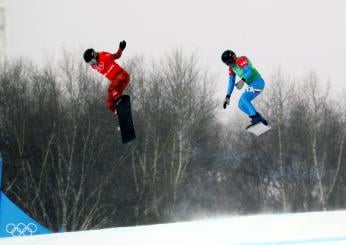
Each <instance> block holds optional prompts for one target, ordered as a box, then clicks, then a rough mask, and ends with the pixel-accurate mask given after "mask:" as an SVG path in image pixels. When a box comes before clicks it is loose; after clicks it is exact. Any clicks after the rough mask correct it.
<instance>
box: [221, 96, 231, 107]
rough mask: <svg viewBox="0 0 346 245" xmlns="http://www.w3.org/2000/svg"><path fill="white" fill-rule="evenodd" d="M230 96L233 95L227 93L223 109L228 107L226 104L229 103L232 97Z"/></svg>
mask: <svg viewBox="0 0 346 245" xmlns="http://www.w3.org/2000/svg"><path fill="white" fill-rule="evenodd" d="M230 97H231V96H229V95H226V98H225V100H224V102H223V109H226V106H227V105H229V98H230Z"/></svg>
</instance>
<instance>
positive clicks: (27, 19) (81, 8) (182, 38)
mask: <svg viewBox="0 0 346 245" xmlns="http://www.w3.org/2000/svg"><path fill="white" fill-rule="evenodd" d="M7 7H8V8H7V48H8V50H7V54H8V57H10V58H13V57H19V56H26V57H31V58H32V59H33V60H34V61H36V62H44V61H45V59H46V57H47V55H48V56H50V55H51V54H55V56H58V54H59V52H61V51H62V48H63V47H65V48H67V49H68V50H78V51H79V50H83V49H85V48H89V47H94V48H95V49H97V50H108V51H111V50H112V49H113V50H116V49H117V47H118V43H119V41H121V40H122V39H125V40H126V41H127V43H128V46H127V49H126V55H128V56H131V55H135V54H144V55H146V56H148V57H157V56H160V55H162V54H165V53H168V52H169V51H170V50H171V49H172V48H175V47H180V46H181V47H183V48H184V49H185V50H186V51H189V52H193V51H196V50H197V51H198V54H199V57H200V58H201V62H202V63H204V64H208V67H209V69H210V71H211V72H212V73H215V74H218V75H219V77H218V82H219V80H220V83H222V85H221V87H220V91H219V92H220V93H222V94H223V93H225V92H226V85H227V76H228V74H227V69H226V68H225V66H224V65H223V64H222V63H221V61H220V55H221V53H222V51H223V50H225V49H228V48H230V49H233V50H234V51H235V52H236V53H237V54H239V55H246V56H248V57H249V58H250V60H251V61H252V63H253V64H254V66H255V67H256V68H257V69H258V70H259V72H260V73H261V74H262V75H263V77H264V78H265V80H266V81H267V82H270V79H269V78H270V75H271V74H272V73H273V71H274V69H275V68H277V67H278V66H281V68H282V69H283V70H284V71H285V72H286V73H288V74H292V75H293V76H297V77H301V76H303V75H305V74H306V73H307V72H308V71H309V70H311V69H313V70H315V71H317V73H318V74H319V75H320V76H321V78H322V82H323V81H326V80H327V79H331V80H332V85H333V87H334V89H336V88H339V87H341V88H343V89H346V79H345V77H344V76H345V74H344V73H345V65H346V62H345V57H346V15H345V11H346V0H237V1H234V0H209V1H204V0H169V1H168V0H123V1H119V0H7ZM81 55H82V54H81ZM224 80H225V81H224ZM223 81H224V83H223Z"/></svg>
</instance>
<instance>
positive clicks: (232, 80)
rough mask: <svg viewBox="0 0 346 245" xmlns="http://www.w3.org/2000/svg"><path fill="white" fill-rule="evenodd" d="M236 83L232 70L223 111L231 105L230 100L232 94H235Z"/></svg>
mask: <svg viewBox="0 0 346 245" xmlns="http://www.w3.org/2000/svg"><path fill="white" fill-rule="evenodd" d="M234 83H235V74H234V73H233V71H231V70H230V73H229V79H228V89H227V94H226V98H225V100H224V102H223V109H226V107H227V105H229V98H230V97H231V94H232V92H233V89H234Z"/></svg>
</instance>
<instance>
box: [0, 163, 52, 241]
mask: <svg viewBox="0 0 346 245" xmlns="http://www.w3.org/2000/svg"><path fill="white" fill-rule="evenodd" d="M1 176H2V158H1V156H0V189H1V179H2V178H1ZM49 233H52V232H51V231H50V230H48V229H47V228H45V227H44V226H42V225H40V224H39V223H38V222H37V221H35V220H34V219H32V218H31V217H29V216H28V215H27V214H25V213H24V212H23V211H22V210H21V209H20V208H18V207H17V206H16V205H15V204H14V203H13V202H12V201H11V200H10V199H9V198H8V197H7V196H6V195H5V194H4V193H3V192H2V191H1V194H0V238H2V237H12V236H13V237H15V236H31V235H39V234H49Z"/></svg>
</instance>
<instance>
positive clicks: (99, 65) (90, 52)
mask: <svg viewBox="0 0 346 245" xmlns="http://www.w3.org/2000/svg"><path fill="white" fill-rule="evenodd" d="M125 47H126V42H125V41H121V42H120V43H119V48H118V51H117V52H116V53H114V54H111V53H107V52H96V51H95V50H94V49H92V48H90V49H87V50H85V52H84V60H85V62H87V63H88V64H89V65H91V67H92V68H93V69H95V70H97V71H98V72H99V73H101V74H102V75H104V76H105V77H106V78H107V79H108V80H109V81H110V83H109V86H108V96H107V108H108V109H109V110H110V111H112V112H113V113H115V114H117V111H116V109H115V101H116V100H117V99H119V98H120V96H121V95H122V93H123V92H124V90H125V88H126V87H127V85H128V84H129V82H130V76H129V74H128V73H127V72H126V71H125V70H124V69H123V68H122V67H121V66H119V65H118V64H117V63H116V62H115V61H114V60H116V59H119V58H120V57H121V55H122V52H123V50H124V49H125Z"/></svg>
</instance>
